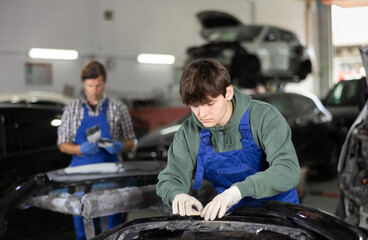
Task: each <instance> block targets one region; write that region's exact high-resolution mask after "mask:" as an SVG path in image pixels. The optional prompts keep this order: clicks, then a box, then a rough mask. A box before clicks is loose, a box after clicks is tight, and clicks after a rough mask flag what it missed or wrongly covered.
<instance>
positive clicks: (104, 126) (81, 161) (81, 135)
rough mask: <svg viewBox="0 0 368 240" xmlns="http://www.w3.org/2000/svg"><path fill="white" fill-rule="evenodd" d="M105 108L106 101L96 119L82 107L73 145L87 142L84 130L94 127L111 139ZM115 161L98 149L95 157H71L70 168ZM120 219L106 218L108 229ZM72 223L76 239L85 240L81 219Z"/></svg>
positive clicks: (115, 157)
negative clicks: (80, 120)
mask: <svg viewBox="0 0 368 240" xmlns="http://www.w3.org/2000/svg"><path fill="white" fill-rule="evenodd" d="M107 106H108V99H106V100H105V101H104V103H103V104H102V111H101V112H100V114H99V115H98V116H96V117H94V116H89V114H88V109H87V106H86V105H84V106H83V110H84V115H83V116H84V117H83V120H82V123H81V125H80V127H79V128H78V130H77V134H76V138H75V144H82V143H83V142H85V141H87V134H86V130H87V129H88V128H90V127H93V126H96V125H99V126H100V129H101V137H102V138H109V139H111V134H110V128H109V124H108V122H107V118H106V109H107ZM117 161H118V158H117V156H116V155H111V154H109V153H108V152H107V151H105V150H104V149H100V150H99V151H98V152H97V153H96V154H95V155H91V156H84V155H82V156H77V155H73V158H72V161H71V164H70V166H72V167H74V166H80V165H86V164H93V163H103V162H117ZM82 194H83V193H82ZM77 195H78V194H77ZM80 197H81V196H80ZM122 219H123V214H121V213H119V214H114V215H110V216H107V227H108V229H110V228H112V227H115V226H117V225H119V224H121V223H122ZM101 220H102V219H101ZM73 221H74V227H75V233H76V236H77V239H78V240H82V239H86V235H85V232H84V224H83V217H80V216H73ZM101 223H102V221H101ZM101 229H102V228H101Z"/></svg>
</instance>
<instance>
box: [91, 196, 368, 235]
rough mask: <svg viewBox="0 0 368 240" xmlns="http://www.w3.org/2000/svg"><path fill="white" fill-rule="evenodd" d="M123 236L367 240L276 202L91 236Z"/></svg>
mask: <svg viewBox="0 0 368 240" xmlns="http://www.w3.org/2000/svg"><path fill="white" fill-rule="evenodd" d="M92 239H93V240H116V239H119V240H123V239H309V240H312V239H331V240H332V239H333V240H339V239H341V240H345V239H351V240H353V239H356V240H358V239H359V240H365V239H367V235H366V232H365V231H364V230H363V229H360V228H358V227H353V226H350V225H349V224H347V223H345V222H344V221H342V220H341V219H339V218H337V217H335V216H333V215H330V214H328V213H326V212H323V211H320V210H318V209H314V208H311V207H307V206H304V205H297V204H292V203H286V202H279V201H268V202H265V203H264V204H263V205H262V206H260V207H255V208H249V207H244V208H240V209H237V210H235V211H233V212H231V213H230V214H227V215H225V217H223V218H222V219H215V220H214V221H204V220H203V219H202V218H200V217H180V216H177V215H173V216H162V217H153V218H143V219H136V220H133V221H130V222H128V223H126V224H122V225H120V226H119V227H116V228H114V229H111V230H108V231H106V232H104V233H101V234H99V235H97V236H96V237H94V238H92Z"/></svg>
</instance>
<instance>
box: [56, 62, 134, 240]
mask: <svg viewBox="0 0 368 240" xmlns="http://www.w3.org/2000/svg"><path fill="white" fill-rule="evenodd" d="M106 77H107V74H106V70H105V67H104V66H103V65H102V64H101V63H99V62H97V61H91V62H89V63H88V64H87V65H85V66H84V67H83V69H82V75H81V79H82V81H83V87H84V93H85V97H83V98H80V99H76V100H75V101H73V102H72V103H71V104H69V105H68V106H67V107H66V109H65V110H64V113H63V116H62V124H61V125H60V127H59V128H58V145H59V149H60V151H62V152H64V153H68V154H71V155H73V158H72V161H71V164H70V166H72V167H73V166H80V165H86V164H93V163H103V162H117V161H118V157H117V154H118V153H120V152H122V151H126V152H127V151H130V150H131V149H132V148H133V146H134V138H135V134H134V132H133V126H132V121H131V117H130V115H129V112H128V109H127V106H126V105H125V104H124V103H123V102H121V101H118V100H113V99H109V98H107V97H106V96H105V95H104V87H105V82H106ZM96 126H97V127H98V128H99V129H100V131H98V132H99V134H97V135H96V136H97V138H106V139H109V140H111V141H112V144H111V145H107V146H106V147H104V148H100V147H99V146H98V143H97V142H96V141H97V140H98V139H94V137H89V135H87V132H88V129H93V128H94V127H96ZM73 220H74V226H75V230H76V235H77V239H78V240H80V239H81V240H82V239H86V236H85V231H84V224H83V218H82V217H79V216H73ZM122 221H123V215H122V214H115V215H110V216H108V217H107V225H108V228H112V227H114V226H116V225H118V224H120V223H122Z"/></svg>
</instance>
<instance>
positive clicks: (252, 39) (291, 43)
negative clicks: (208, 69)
mask: <svg viewBox="0 0 368 240" xmlns="http://www.w3.org/2000/svg"><path fill="white" fill-rule="evenodd" d="M197 18H198V20H199V22H200V23H201V25H202V31H201V36H202V37H203V38H204V39H205V40H206V41H207V43H206V44H204V45H202V46H193V47H189V48H188V49H187V63H189V62H191V61H194V60H196V59H200V58H212V59H215V60H217V61H219V62H220V63H221V64H223V65H224V66H225V67H226V68H227V69H228V70H229V72H230V75H231V78H232V81H233V84H236V85H238V86H241V87H245V88H253V87H255V86H256V84H257V83H261V84H262V83H263V84H264V83H266V82H267V81H276V82H290V81H292V82H299V81H301V80H303V79H305V78H306V76H307V75H308V74H309V73H310V72H311V71H312V64H311V61H310V58H309V55H308V54H307V51H306V48H305V47H304V46H303V45H302V44H301V43H300V41H299V40H298V38H297V36H296V35H295V33H293V32H292V31H289V30H287V29H283V28H280V27H276V26H270V25H245V24H243V23H242V22H241V21H240V20H238V19H237V18H235V17H234V16H232V15H230V14H227V13H225V12H219V11H204V12H200V13H198V14H197Z"/></svg>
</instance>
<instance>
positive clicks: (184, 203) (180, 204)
mask: <svg viewBox="0 0 368 240" xmlns="http://www.w3.org/2000/svg"><path fill="white" fill-rule="evenodd" d="M193 206H194V207H195V208H196V209H197V210H195V209H193ZM202 209H203V206H202V203H201V202H200V201H198V200H197V199H196V198H195V197H192V196H190V195H188V194H186V193H179V194H177V195H176V196H175V197H174V200H173V202H172V210H173V214H180V216H198V215H199V214H200V212H201V211H202Z"/></svg>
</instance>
